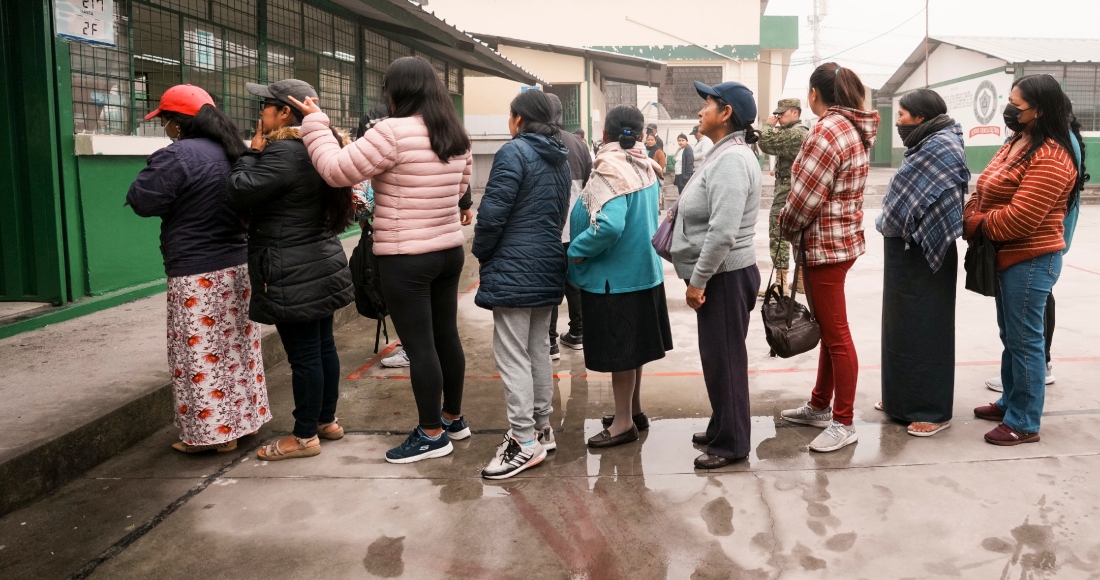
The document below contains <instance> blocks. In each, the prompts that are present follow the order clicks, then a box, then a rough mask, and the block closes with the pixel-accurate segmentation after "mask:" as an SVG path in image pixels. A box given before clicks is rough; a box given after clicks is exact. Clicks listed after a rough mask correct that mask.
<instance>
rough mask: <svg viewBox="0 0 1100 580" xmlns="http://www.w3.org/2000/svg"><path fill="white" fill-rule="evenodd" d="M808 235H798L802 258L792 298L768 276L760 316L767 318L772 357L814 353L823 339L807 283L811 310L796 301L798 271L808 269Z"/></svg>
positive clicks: (798, 262)
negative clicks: (806, 241) (806, 237)
mask: <svg viewBox="0 0 1100 580" xmlns="http://www.w3.org/2000/svg"><path fill="white" fill-rule="evenodd" d="M805 235H806V234H805V231H803V233H802V234H800V235H799V240H798V248H799V256H798V259H796V260H795V262H794V279H793V283H792V284H791V295H790V296H784V295H783V288H781V287H780V286H779V285H778V284H775V285H772V283H771V278H770V276H769V280H768V290H767V292H765V293H764V305H763V306H761V307H760V316H761V318H763V319H764V337H765V338H767V340H768V346H770V347H771V356H777V357H780V358H790V357H792V356H795V355H799V354H802V353H804V352H807V351H810V350H813V348H814V347H815V346H817V343H818V342H819V341H820V340H821V325H820V324H818V323H817V319H816V317H815V316H814V301H813V297H812V296H811V295H810V284H809V281H808V280H807V281H805V282H804V285H805V287H806V302H807V304H809V308H807V307H806V306H803V305H802V304H800V303H799V302H798V301H797V300H795V296H797V295H798V271H799V268H800V267H803V268H804V267H805V266H806V247H805V245H804V240H803V238H804V237H805ZM802 275H803V277H805V276H806V273H805V272H803V273H802Z"/></svg>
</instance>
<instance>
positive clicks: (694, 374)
mask: <svg viewBox="0 0 1100 580" xmlns="http://www.w3.org/2000/svg"><path fill="white" fill-rule="evenodd" d="M392 346H393V345H391V346H390V347H387V349H386V350H384V351H382V352H381V353H379V354H378V356H376V357H375V359H380V358H381V357H382V356H383V355H385V354H386V353H388V352H389V351H390V350H392ZM375 359H372V360H371V362H369V363H367V364H366V365H364V366H363V368H361V369H359V371H356V372H355V373H352V374H351V375H349V376H348V379H350V380H356V379H382V380H408V379H410V378H411V377H409V375H370V376H362V374H361V371H364V370H366V369H369V368H370V367H371V365H372V364H374V362H375ZM1051 362H1056V363H1070V362H1100V356H1079V357H1066V358H1055V359H1051ZM999 364H1001V361H999V360H989V361H963V362H956V363H955V366H958V367H987V366H996V365H999ZM859 370H861V371H879V370H882V365H868V366H861V367H859ZM816 372H817V367H812V368H806V369H798V368H785V369H749V374H750V375H775V374H788V373H816ZM642 376H643V377H674V378H675V377H701V376H703V372H702V371H684V372H665V373H642ZM610 377H611V373H586V374H581V375H573V374H569V373H555V374H554V378H555V379H606V378H610ZM463 378H465V379H467V380H479V379H481V380H496V379H500V378H501V377H500V375H466V376H465V377H463Z"/></svg>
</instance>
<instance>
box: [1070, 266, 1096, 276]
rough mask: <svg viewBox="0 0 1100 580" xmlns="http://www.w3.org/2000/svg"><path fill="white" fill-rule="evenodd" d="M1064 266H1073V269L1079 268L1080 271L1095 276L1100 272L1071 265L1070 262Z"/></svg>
mask: <svg viewBox="0 0 1100 580" xmlns="http://www.w3.org/2000/svg"><path fill="white" fill-rule="evenodd" d="M1066 267H1067V268H1073V269H1074V270H1080V271H1082V272H1088V273H1089V274H1096V275H1097V276H1100V272H1093V271H1092V270H1086V269H1085V268H1082V267H1080V266H1072V265H1070V264H1066Z"/></svg>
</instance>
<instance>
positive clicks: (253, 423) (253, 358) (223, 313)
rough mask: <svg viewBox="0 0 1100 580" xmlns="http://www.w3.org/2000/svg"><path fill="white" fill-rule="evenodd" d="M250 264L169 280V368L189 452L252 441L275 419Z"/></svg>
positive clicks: (181, 429) (182, 435)
mask: <svg viewBox="0 0 1100 580" xmlns="http://www.w3.org/2000/svg"><path fill="white" fill-rule="evenodd" d="M251 292H252V290H251V288H250V285H249V282H248V265H247V264H242V265H240V266H234V267H232V268H226V269H224V270H218V271H216V272H207V273H205V274H198V275H195V276H176V277H171V278H168V364H169V367H170V369H171V373H172V394H173V398H174V400H175V407H176V409H175V411H176V412H175V417H176V419H175V423H176V426H177V427H179V429H180V440H181V441H183V442H184V443H185V444H187V445H214V444H218V443H226V442H228V441H232V440H234V439H237V438H238V437H242V436H244V435H248V434H250V433H252V432H254V431H256V430H257V429H259V428H260V426H261V425H263V424H264V423H266V422H268V421H269V420H271V411H270V408H269V407H268V402H267V386H266V384H265V383H264V361H263V355H262V354H261V352H260V325H259V324H257V323H255V322H252V321H251V320H249V319H248V297H249V295H250V294H251Z"/></svg>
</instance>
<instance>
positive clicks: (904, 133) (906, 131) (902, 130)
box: [897, 123, 920, 142]
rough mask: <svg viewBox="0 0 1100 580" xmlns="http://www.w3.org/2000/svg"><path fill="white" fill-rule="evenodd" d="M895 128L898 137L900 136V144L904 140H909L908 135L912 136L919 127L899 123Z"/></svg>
mask: <svg viewBox="0 0 1100 580" xmlns="http://www.w3.org/2000/svg"><path fill="white" fill-rule="evenodd" d="M897 127H898V135H901V140H902V142H904V141H905V140H906V139H908V138H909V136H910V135H912V134H913V131H916V130H917V127H920V125H902V124H901V123H898V125H897Z"/></svg>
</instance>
